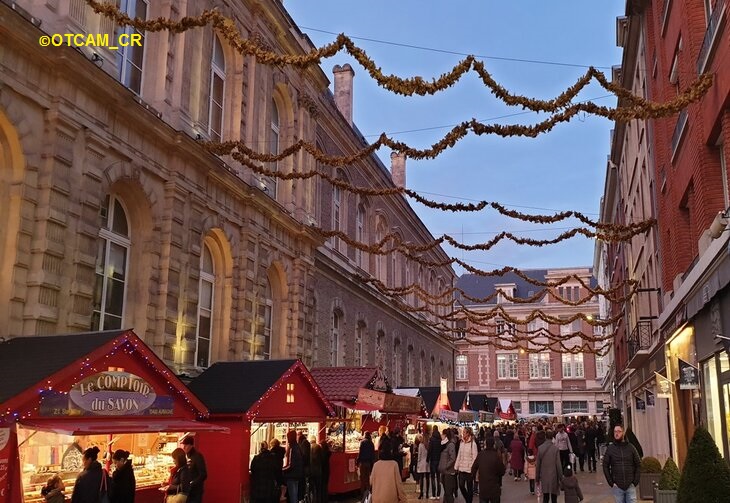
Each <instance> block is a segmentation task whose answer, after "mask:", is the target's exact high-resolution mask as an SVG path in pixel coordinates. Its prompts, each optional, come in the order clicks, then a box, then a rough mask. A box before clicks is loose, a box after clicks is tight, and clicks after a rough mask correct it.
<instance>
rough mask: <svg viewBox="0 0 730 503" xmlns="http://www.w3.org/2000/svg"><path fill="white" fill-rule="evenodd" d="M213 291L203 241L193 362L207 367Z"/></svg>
mask: <svg viewBox="0 0 730 503" xmlns="http://www.w3.org/2000/svg"><path fill="white" fill-rule="evenodd" d="M214 291H215V271H214V270H213V257H212V255H211V254H210V249H209V248H208V245H207V244H205V243H203V255H202V256H201V257H200V286H199V289H198V336H197V339H196V342H195V364H196V365H197V366H198V367H208V366H209V365H210V341H211V335H212V330H213V302H214V301H215V300H214V298H213V297H214V294H213V292H214Z"/></svg>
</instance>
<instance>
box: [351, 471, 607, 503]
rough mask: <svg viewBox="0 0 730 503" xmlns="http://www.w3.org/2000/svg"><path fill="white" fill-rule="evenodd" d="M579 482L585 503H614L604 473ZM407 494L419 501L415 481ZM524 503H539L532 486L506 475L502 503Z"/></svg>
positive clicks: (460, 502)
mask: <svg viewBox="0 0 730 503" xmlns="http://www.w3.org/2000/svg"><path fill="white" fill-rule="evenodd" d="M578 480H579V482H580V487H581V489H582V491H583V496H584V497H585V499H584V500H583V503H613V502H614V499H613V497H612V496H611V495H610V491H609V490H608V487H607V486H606V480H605V479H604V478H603V474H602V473H600V472H599V473H595V474H594V473H580V472H579V473H578ZM404 485H405V489H406V493H407V494H408V501H419V500H418V498H417V493H416V484H415V483H414V482H413V479H408V481H406V482H405V484H404ZM347 501H348V502H353V503H354V502H355V501H358V500H357V499H351V500H349V499H348V500H347ZM420 501H422V502H424V503H425V502H428V501H433V500H420ZM478 501H479V500H478V499H477V497H476V496H475V497H474V502H473V503H478ZM558 501H559V502H562V501H563V496H562V495H561V496H560V497H559V498H558ZM518 502H519V503H522V502H537V496H530V486H529V483H528V482H526V481H520V482H515V481H514V480H513V478H512V477H510V476H509V475H505V478H504V487H503V488H502V501H501V503H518ZM456 503H464V498H462V497H461V495H459V498H458V499H457V500H456Z"/></svg>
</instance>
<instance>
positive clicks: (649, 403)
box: [644, 389, 654, 408]
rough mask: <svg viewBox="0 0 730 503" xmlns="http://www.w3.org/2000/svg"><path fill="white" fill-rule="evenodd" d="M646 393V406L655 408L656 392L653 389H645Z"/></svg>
mask: <svg viewBox="0 0 730 503" xmlns="http://www.w3.org/2000/svg"><path fill="white" fill-rule="evenodd" d="M644 395H645V397H646V406H647V407H652V408H653V407H654V393H652V392H651V391H649V390H648V389H647V390H644Z"/></svg>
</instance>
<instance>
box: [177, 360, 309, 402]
mask: <svg viewBox="0 0 730 503" xmlns="http://www.w3.org/2000/svg"><path fill="white" fill-rule="evenodd" d="M298 361H299V360H253V361H245V362H217V363H214V364H213V365H211V366H210V367H208V369H207V370H205V372H203V373H202V374H200V375H199V376H198V377H196V378H195V379H193V380H192V381H191V382H190V384H189V385H188V388H190V391H192V392H193V393H194V394H195V395H196V396H197V397H198V398H200V400H201V401H202V402H203V403H204V404H205V405H206V407H208V409H209V410H210V412H211V413H217V414H236V413H241V414H243V413H246V412H247V411H248V410H249V409H250V408H251V407H252V406H253V405H254V404H255V403H256V401H258V399H259V398H261V397H262V396H264V394H265V393H266V392H267V391H268V390H269V389H270V388H271V387H272V386H274V384H276V382H277V381H278V380H279V379H280V378H281V377H282V376H283V375H284V374H285V373H286V371H287V370H289V369H290V368H291V367H292V366H293V365H295V364H296V363H297V362H298Z"/></svg>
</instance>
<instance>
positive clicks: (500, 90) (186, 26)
mask: <svg viewBox="0 0 730 503" xmlns="http://www.w3.org/2000/svg"><path fill="white" fill-rule="evenodd" d="M86 3H87V4H88V5H89V6H91V8H92V9H93V10H94V12H96V13H97V14H101V15H103V16H106V17H109V18H112V19H114V21H115V22H116V23H117V24H118V25H120V26H133V27H135V28H136V29H138V30H140V31H150V32H158V31H164V30H166V31H169V32H171V33H182V32H185V31H187V30H190V29H193V28H199V27H203V26H207V25H210V26H212V27H213V28H215V29H216V30H217V31H218V33H219V34H220V35H221V37H223V38H224V39H225V40H227V41H228V42H229V43H230V45H231V47H232V48H233V49H234V50H236V51H237V52H239V53H241V54H242V55H247V56H253V57H254V58H255V59H256V61H257V62H259V63H261V64H265V65H275V66H283V65H291V66H294V67H296V68H306V67H308V66H311V65H315V64H317V65H318V64H320V63H321V61H322V59H324V58H330V57H332V56H334V55H335V54H337V53H338V52H340V51H342V50H343V49H344V50H345V51H346V52H347V53H348V54H349V55H350V56H352V57H353V58H354V59H355V60H356V61H357V62H358V63H359V64H360V66H362V67H363V68H364V69H365V70H366V71H367V73H368V74H369V75H370V76H371V77H372V78H373V79H374V80H375V81H376V82H377V83H378V85H379V86H381V87H383V88H384V89H386V90H388V91H390V92H393V93H395V94H399V95H403V96H412V95H419V96H424V95H432V94H435V93H437V92H439V91H443V90H445V89H448V88H450V87H452V86H453V85H455V84H456V83H457V82H458V81H459V79H461V77H463V76H464V75H465V74H466V73H467V72H469V71H472V70H473V71H475V72H476V73H477V74H478V75H479V77H480V78H481V80H482V82H483V83H484V85H485V86H486V87H487V88H489V90H490V92H491V93H492V94H493V95H494V96H495V97H497V98H498V99H500V100H502V101H503V102H504V103H506V104H508V105H513V106H522V107H523V108H525V109H529V110H532V111H536V112H551V113H552V112H555V111H557V110H560V109H562V108H565V107H568V106H571V102H572V100H573V99H574V98H575V96H576V95H577V94H578V93H579V92H580V91H581V90H582V89H583V88H585V87H586V86H587V85H588V84H589V83H590V82H591V80H593V79H596V80H597V81H598V83H599V85H601V86H602V87H603V88H604V89H606V90H608V91H611V92H613V93H615V94H616V95H618V96H620V97H621V98H623V99H624V100H625V101H627V102H628V103H629V104H630V106H629V107H627V110H631V111H633V113H643V114H648V115H646V116H645V117H643V118H647V117H649V116H651V117H659V116H665V115H661V114H669V113H676V112H678V111H679V110H681V109H682V108H684V106H686V103H685V104H684V105H680V102H681V101H683V100H682V99H679V100H677V102H676V104H675V107H677V106H678V107H679V108H676V109H675V111H674V112H668V110H669V109H671V108H674V107H669V108H667V104H660V103H655V102H651V101H649V100H646V99H644V98H641V97H638V96H635V95H633V94H632V93H631V92H630V91H629V90H627V89H623V88H622V87H621V86H619V85H618V84H613V83H611V82H610V81H609V80H608V79H607V78H606V76H605V75H604V74H603V73H602V72H600V71H598V70H596V69H595V68H593V67H590V68H589V69H588V70H587V71H586V74H585V75H583V76H582V77H580V78H579V79H578V81H577V82H576V83H575V84H573V85H572V86H570V87H569V88H568V89H566V90H565V91H564V92H563V93H561V94H560V95H559V96H558V97H556V98H554V99H552V100H538V99H533V98H528V97H525V96H519V95H515V94H511V93H510V92H509V91H507V90H506V89H505V88H504V87H502V86H501V85H499V84H498V83H497V82H496V81H495V80H494V79H493V78H492V76H491V75H490V74H489V72H488V71H487V70H486V68H485V67H484V63H483V62H481V61H478V60H477V59H476V58H475V57H474V56H471V55H470V56H467V57H466V58H464V59H463V60H462V61H460V62H459V63H457V64H456V65H455V66H454V67H453V68H452V70H451V71H449V72H446V73H443V74H442V75H440V76H439V77H438V78H435V79H432V80H431V81H430V82H428V81H427V80H426V79H424V78H423V77H420V76H415V77H409V78H401V77H398V76H395V75H385V74H384V73H383V72H382V70H381V69H380V67H378V66H377V64H376V63H375V61H373V60H372V59H371V58H370V57H369V56H368V55H367V54H366V53H365V51H364V50H362V49H360V48H359V47H357V45H355V43H354V42H353V41H352V39H350V38H349V37H347V36H346V35H345V34H340V35H338V36H337V38H336V40H335V41H334V42H332V43H330V44H327V45H325V46H323V47H320V48H315V49H313V50H311V51H309V52H308V53H306V54H301V55H293V54H284V55H281V54H277V53H275V52H273V51H270V50H267V49H265V48H263V47H262V46H261V44H260V43H258V42H257V41H255V40H251V39H247V38H244V37H243V36H242V35H241V33H240V31H239V30H238V28H237V27H236V24H235V22H234V21H233V20H232V19H230V18H227V17H225V16H224V15H223V14H221V13H220V12H218V11H215V10H205V11H203V13H202V14H201V15H199V16H186V17H184V18H182V19H180V20H179V21H173V20H171V19H166V18H162V17H158V18H156V19H150V20H144V19H140V18H131V17H129V16H128V15H127V14H125V13H124V12H122V11H121V10H120V9H119V8H118V7H117V6H116V5H114V4H104V3H99V2H97V1H95V0H86ZM711 83H712V77H711V76H710V75H709V74H703V75H701V76H700V77H699V78H698V80H696V81H695V82H694V83H692V84H691V85H690V87H689V89H688V91H689V94H693V93H694V92H700V93H701V94H704V92H706V91H707V89H709V86H710V85H711ZM701 94H700V95H701ZM678 98H679V96H678ZM692 101H694V100H692ZM580 105H581V108H580V111H584V112H587V113H592V114H596V115H602V116H604V117H607V118H609V119H612V120H616V119H615V118H614V117H611V112H610V111H611V110H614V111H615V110H617V109H609V108H608V107H599V106H597V105H595V103H592V102H586V103H583V104H580ZM655 114H658V115H655ZM633 118H639V117H633Z"/></svg>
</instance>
